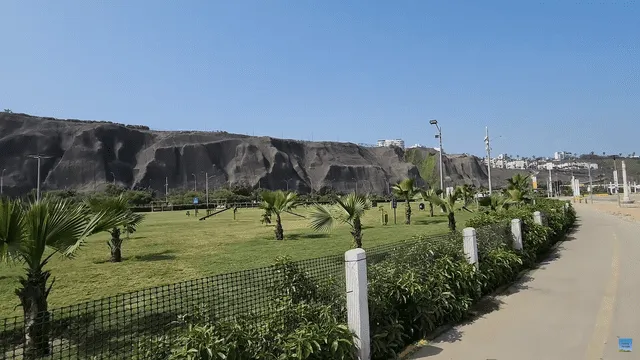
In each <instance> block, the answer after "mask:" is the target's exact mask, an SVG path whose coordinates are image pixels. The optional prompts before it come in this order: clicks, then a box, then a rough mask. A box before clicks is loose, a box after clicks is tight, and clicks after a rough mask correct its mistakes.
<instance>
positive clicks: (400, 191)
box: [391, 179, 420, 225]
mask: <svg viewBox="0 0 640 360" xmlns="http://www.w3.org/2000/svg"><path fill="white" fill-rule="evenodd" d="M391 190H392V191H393V193H394V195H395V196H397V197H398V198H400V199H402V200H404V201H405V202H406V204H407V205H406V209H405V224H407V225H408V224H411V200H413V199H414V198H415V196H416V195H417V194H419V191H420V190H419V189H418V188H417V187H416V186H415V180H414V179H404V180H402V181H400V182H399V183H397V184H395V185H393V187H392V188H391Z"/></svg>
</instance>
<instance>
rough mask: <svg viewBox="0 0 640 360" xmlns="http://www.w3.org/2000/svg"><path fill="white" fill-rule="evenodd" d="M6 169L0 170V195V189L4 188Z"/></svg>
mask: <svg viewBox="0 0 640 360" xmlns="http://www.w3.org/2000/svg"><path fill="white" fill-rule="evenodd" d="M5 170H7V169H2V173H1V174H0V195H2V188H3V187H4V172H5Z"/></svg>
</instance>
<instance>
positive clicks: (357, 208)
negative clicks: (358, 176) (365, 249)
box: [310, 193, 371, 248]
mask: <svg viewBox="0 0 640 360" xmlns="http://www.w3.org/2000/svg"><path fill="white" fill-rule="evenodd" d="M369 209H371V201H370V200H369V198H368V197H367V196H366V195H361V194H356V193H351V194H349V195H346V196H343V197H341V198H338V199H336V204H335V205H333V206H332V207H328V206H326V205H320V204H315V205H314V206H313V210H312V211H311V215H310V217H311V228H312V229H314V230H316V231H329V230H331V228H332V227H333V226H334V223H335V221H339V222H342V223H345V224H348V225H349V226H350V227H351V236H353V246H354V247H355V248H361V247H362V220H361V219H362V217H363V216H364V214H365V212H366V211H367V210H369Z"/></svg>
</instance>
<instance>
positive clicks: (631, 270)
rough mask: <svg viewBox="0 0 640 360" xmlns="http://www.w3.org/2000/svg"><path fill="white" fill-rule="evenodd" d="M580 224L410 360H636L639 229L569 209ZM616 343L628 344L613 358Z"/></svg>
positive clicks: (639, 351)
mask: <svg viewBox="0 0 640 360" xmlns="http://www.w3.org/2000/svg"><path fill="white" fill-rule="evenodd" d="M576 208H577V210H578V216H579V217H580V223H581V226H580V227H579V229H578V231H577V232H576V233H574V234H573V236H572V237H571V238H570V239H569V241H566V242H564V243H562V244H561V245H560V247H559V249H558V251H557V254H556V256H554V257H552V258H551V259H549V260H548V261H546V262H545V263H544V264H543V265H542V266H541V267H540V268H539V269H537V270H535V271H534V272H532V273H531V274H530V276H526V277H525V278H524V279H523V280H522V282H521V283H519V284H516V285H515V286H514V287H512V288H511V289H510V290H509V291H508V294H505V295H503V296H499V297H498V298H497V299H495V305H496V306H497V305H499V307H500V309H499V310H497V311H492V312H488V313H486V314H485V315H484V316H482V317H480V318H478V319H477V320H475V321H474V322H472V323H469V324H463V325H460V326H458V327H456V328H454V329H452V330H451V331H449V332H448V333H446V334H443V335H442V336H440V337H439V338H437V339H435V340H434V341H432V342H431V343H430V345H428V346H427V347H425V348H423V349H421V350H420V351H419V352H418V353H417V354H416V355H414V356H413V357H412V358H411V359H416V360H417V359H429V360H444V359H456V360H472V359H479V360H486V359H496V360H514V359H518V360H528V359H531V360H534V359H535V360H540V359H545V360H550V359H558V360H569V359H589V360H591V359H640V280H639V277H640V224H639V223H632V222H629V221H625V220H622V219H620V218H617V217H614V216H612V215H608V214H604V213H601V212H597V211H596V210H593V209H590V208H589V205H584V204H576ZM617 337H631V338H634V339H635V341H636V344H634V345H635V346H634V349H633V352H631V353H623V352H618V340H617Z"/></svg>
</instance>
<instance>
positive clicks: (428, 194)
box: [420, 189, 438, 217]
mask: <svg viewBox="0 0 640 360" xmlns="http://www.w3.org/2000/svg"><path fill="white" fill-rule="evenodd" d="M420 196H421V197H422V200H424V201H426V202H428V203H429V216H431V217H433V201H431V200H432V198H433V197H437V196H438V193H437V192H436V191H434V190H433V189H427V190H421V191H420Z"/></svg>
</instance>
